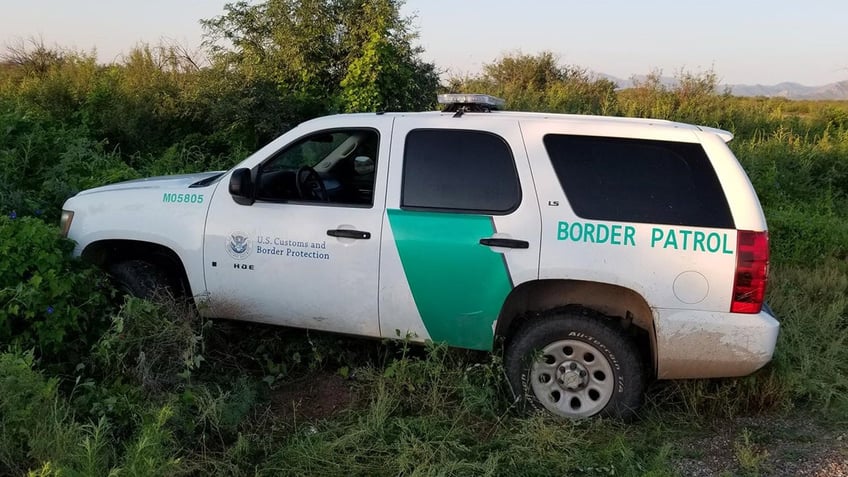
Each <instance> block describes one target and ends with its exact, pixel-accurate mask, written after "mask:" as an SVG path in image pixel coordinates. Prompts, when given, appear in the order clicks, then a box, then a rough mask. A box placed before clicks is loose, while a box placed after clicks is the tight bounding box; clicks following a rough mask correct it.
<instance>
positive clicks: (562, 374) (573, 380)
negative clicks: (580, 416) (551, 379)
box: [556, 360, 589, 391]
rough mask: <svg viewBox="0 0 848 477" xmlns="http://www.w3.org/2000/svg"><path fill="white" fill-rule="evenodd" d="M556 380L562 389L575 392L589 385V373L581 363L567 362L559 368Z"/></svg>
mask: <svg viewBox="0 0 848 477" xmlns="http://www.w3.org/2000/svg"><path fill="white" fill-rule="evenodd" d="M556 380H557V383H559V385H560V387H561V388H562V389H566V390H569V391H575V390H577V389H581V388H583V387H585V386H586V385H587V384H588V383H589V372H588V371H586V367H585V366H583V365H582V364H581V363H579V362H577V361H571V360H566V361H563V362H562V363H560V365H559V366H558V367H557V371H556Z"/></svg>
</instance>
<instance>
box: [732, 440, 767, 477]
mask: <svg viewBox="0 0 848 477" xmlns="http://www.w3.org/2000/svg"><path fill="white" fill-rule="evenodd" d="M733 448H734V450H735V455H736V461H737V462H738V463H739V467H740V468H741V469H742V471H743V472H744V473H745V475H749V476H752V477H754V476H758V475H760V473H761V472H763V471H764V470H765V469H764V463H765V460H766V459H767V458H768V456H769V453H768V451H767V450H760V449H759V448H758V446H757V445H755V444H754V443H753V442H752V440H751V432H750V431H749V430H748V429H747V428H745V429H743V430H742V433H741V434H740V435H739V437H737V438H736V441H735V442H734V443H733Z"/></svg>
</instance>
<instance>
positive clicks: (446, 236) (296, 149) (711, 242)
mask: <svg viewBox="0 0 848 477" xmlns="http://www.w3.org/2000/svg"><path fill="white" fill-rule="evenodd" d="M440 99H443V100H446V102H447V103H449V104H448V105H447V107H446V108H445V111H441V112H427V113H391V114H388V113H387V114H381V113H376V114H375V113H371V114H346V115H336V116H329V117H323V118H319V119H315V120H311V121H307V122H305V123H303V124H301V125H299V126H298V127H296V128H294V129H292V130H291V131H289V132H287V133H286V134H284V135H283V136H281V137H280V138H278V139H276V140H274V141H273V142H271V143H270V144H268V145H267V146H265V147H263V148H262V149H261V150H259V151H258V152H256V153H255V154H253V155H251V156H250V157H248V158H247V159H245V160H244V161H242V162H241V163H240V164H239V165H238V166H236V167H235V168H234V169H232V170H230V171H227V172H223V173H222V172H214V173H204V174H195V175H184V176H171V177H163V178H152V179H144V180H137V181H130V182H123V183H120V184H114V185H109V186H104V187H99V188H96V189H91V190H87V191H83V192H80V193H79V194H77V195H76V196H74V197H72V198H71V199H69V200H68V201H67V202H66V203H65V205H64V213H63V228H64V230H65V232H66V233H67V234H68V236H69V237H70V238H72V239H73V240H75V241H76V243H77V248H76V252H77V253H78V254H81V255H82V256H83V257H85V258H86V259H88V260H91V261H93V262H95V263H98V264H100V265H102V266H103V267H104V268H106V269H108V270H110V271H111V272H112V274H113V275H114V276H115V277H116V278H117V279H118V281H119V282H120V283H121V284H122V285H123V286H124V287H125V288H126V289H127V290H129V291H131V292H133V293H136V294H138V295H142V296H146V295H150V294H151V293H152V292H153V291H154V290H155V289H156V288H157V287H159V286H168V287H170V288H171V289H173V290H179V291H183V292H185V293H186V294H187V295H188V296H192V297H194V299H195V301H196V302H197V303H198V304H201V305H202V306H200V307H199V310H200V312H201V313H202V314H204V315H207V316H211V317H223V318H233V319H240V320H249V321H257V322H263V323H274V324H279V325H286V326H294V327H302V328H311V329H317V330H326V331H334V332H340V333H347V334H353V335H360V336H370V337H386V338H397V337H400V338H404V337H409V339H411V340H413V341H421V342H423V341H425V340H433V341H437V342H445V343H447V344H448V345H451V346H456V347H461V348H470V349H477V350H491V349H493V347H495V346H496V345H497V344H498V342H499V339H502V340H503V343H504V346H505V349H506V354H505V367H506V371H507V375H508V377H509V381H510V383H511V385H512V388H513V390H514V392H515V393H516V395H517V396H519V397H520V398H522V399H523V400H524V402H528V403H530V404H531V405H533V406H536V407H538V408H542V409H547V410H549V411H551V412H553V413H554V414H557V415H560V416H566V417H584V416H591V415H595V414H604V415H614V416H627V415H630V414H632V412H633V411H634V410H635V409H636V408H637V407H638V406H639V404H640V401H641V395H642V392H643V389H644V386H645V382H646V380H647V379H650V378H652V377H656V378H659V379H676V378H709V377H720V376H742V375H746V374H749V373H751V372H753V371H755V370H757V369H759V368H760V367H762V366H763V365H764V364H766V363H767V362H768V361H769V360H770V359H771V356H772V352H773V350H774V346H775V342H776V339H777V333H778V323H777V321H776V320H775V318H774V317H773V316H772V314H771V312H770V311H769V310H768V308H767V307H764V306H763V298H764V294H765V287H766V278H767V273H768V272H767V271H768V238H767V237H768V235H767V232H766V221H765V218H764V217H763V213H762V209H761V208H760V204H759V201H758V200H757V196H756V194H755V192H754V189H753V188H752V186H751V183H750V181H749V180H748V178H747V176H746V175H745V172H744V171H743V170H742V167H741V166H740V165H739V162H738V161H737V160H736V158H735V157H734V156H733V153H732V152H731V151H730V149H728V147H727V145H726V144H725V143H726V142H727V141H729V140H730V139H731V138H732V135H731V134H730V133H728V132H726V131H721V130H717V129H711V128H705V127H698V126H692V125H688V124H680V123H673V122H668V121H660V120H650V119H626V118H611V117H593V116H574V115H562V114H538V113H519V112H506V111H493V109H496V108H497V107H498V106H499V102H498V100H496V99H494V98H491V97H487V96H481V95H454V96H447V97H445V98H440Z"/></svg>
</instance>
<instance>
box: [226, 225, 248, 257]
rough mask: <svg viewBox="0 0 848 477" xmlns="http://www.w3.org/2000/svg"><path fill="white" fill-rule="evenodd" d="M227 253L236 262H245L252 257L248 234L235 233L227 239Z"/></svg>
mask: <svg viewBox="0 0 848 477" xmlns="http://www.w3.org/2000/svg"><path fill="white" fill-rule="evenodd" d="M227 253H229V254H230V256H231V257H233V258H234V259H236V260H244V259H245V258H247V257H248V256H249V255H250V238H248V236H247V234H246V233H243V232H233V233H231V234H230V238H228V239H227Z"/></svg>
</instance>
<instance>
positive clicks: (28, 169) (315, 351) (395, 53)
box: [0, 0, 848, 476]
mask: <svg viewBox="0 0 848 477" xmlns="http://www.w3.org/2000/svg"><path fill="white" fill-rule="evenodd" d="M364 17H365V18H366V19H363V18H364ZM305 19H309V21H304V20H305ZM204 24H205V26H206V28H207V32H208V34H209V36H208V39H209V44H208V45H207V46H208V50H209V54H210V60H209V64H208V65H207V64H199V62H198V61H197V60H196V59H194V58H191V55H187V54H186V52H185V51H184V50H183V49H181V48H178V47H175V46H172V45H171V46H169V45H164V46H149V45H142V46H139V47H137V48H136V49H134V50H133V51H132V52H130V53H129V54H128V55H127V56H126V57H125V58H124V59H123V60H122V61H121V62H119V63H116V64H111V65H99V64H97V63H96V61H95V60H94V58H93V57H91V56H90V55H87V54H83V53H78V52H72V51H64V50H58V49H50V48H46V47H44V46H43V45H41V44H38V43H37V42H36V43H35V44H32V45H29V46H26V47H25V48H20V49H13V50H10V51H9V52H8V54H7V55H6V56H5V63H3V64H2V65H0V212H2V216H0V254H1V255H2V256H3V257H4V258H3V261H2V262H0V474H2V475H5V474H12V475H21V474H25V473H27V472H29V473H30V475H44V476H47V475H80V476H83V475H110V474H111V475H171V474H175V473H179V474H197V475H210V474H213V475H219V474H220V475H243V474H251V475H254V474H257V475H672V474H674V470H673V468H672V466H671V461H672V459H673V458H674V456H675V455H677V453H679V452H680V449H678V448H677V447H676V446H675V442H676V439H678V438H679V437H680V436H686V435H689V434H691V433H692V432H693V429H695V430H697V429H699V428H704V427H708V426H709V425H710V423H711V422H713V421H715V420H717V419H724V418H732V417H735V416H741V415H756V414H763V413H782V412H787V411H790V410H792V411H793V412H798V411H801V412H804V413H811V414H812V415H814V416H818V417H820V418H822V419H825V420H831V421H834V422H839V421H842V422H845V421H846V419H848V378H846V376H848V318H846V316H848V298H847V297H848V264H846V261H845V259H846V258H847V257H848V225H846V224H848V104H845V103H839V102H811V101H803V102H793V101H786V100H781V99H766V98H736V97H732V96H730V95H727V94H723V93H721V92H718V91H716V85H717V77H716V75H715V74H714V73H712V72H706V73H697V74H690V73H686V72H681V73H680V74H679V75H678V79H679V80H680V82H679V84H678V86H676V87H673V88H668V87H664V86H662V85H661V84H660V82H659V75H658V74H657V75H653V76H651V77H649V78H648V79H646V80H645V81H643V82H641V83H640V84H638V85H637V86H636V87H635V88H633V89H630V90H625V91H616V89H615V86H614V85H613V84H612V83H610V82H609V81H606V80H603V79H597V78H594V77H592V76H591V75H590V74H588V73H587V72H586V71H584V70H583V69H581V68H579V67H576V66H561V65H559V64H558V63H557V61H556V58H555V57H553V55H551V54H549V53H541V54H539V55H522V54H514V55H509V56H505V57H503V58H500V59H498V60H496V61H494V62H493V63H491V64H489V65H487V66H486V67H485V68H484V71H483V73H482V74H480V75H479V76H476V77H470V78H454V79H451V80H449V81H448V84H447V85H445V86H443V87H442V88H443V89H450V90H453V91H465V92H470V91H474V92H482V93H490V94H495V95H499V96H501V97H504V98H505V99H506V100H507V104H508V106H509V107H510V108H511V109H522V110H539V111H552V112H572V113H585V114H610V115H633V116H650V117H658V118H666V119H672V120H680V121H686V122H694V123H698V124H703V125H707V126H714V127H720V128H723V129H728V130H730V131H732V132H734V133H735V134H736V139H735V140H734V141H733V142H732V143H731V147H732V148H733V149H734V151H735V153H736V154H737V156H738V157H739V159H740V161H741V162H742V164H743V166H744V167H745V169H746V170H747V171H748V174H749V176H750V177H751V180H752V182H753V183H754V186H755V187H756V189H757V191H758V193H759V195H760V198H761V201H762V203H763V206H764V208H765V212H766V216H767V218H768V220H769V225H770V235H771V239H772V257H773V267H772V282H771V286H770V292H769V301H770V303H771V305H772V307H773V308H774V309H775V311H776V313H777V315H778V316H779V317H780V319H781V322H782V331H781V335H780V338H779V343H778V348H777V353H776V355H775V359H774V362H773V363H772V364H771V365H769V366H768V367H767V368H766V369H764V370H762V371H760V372H758V373H757V374H755V375H754V376H751V377H748V378H743V379H732V380H714V381H687V382H671V383H659V384H657V385H655V386H654V387H653V389H652V390H651V391H650V393H649V395H648V400H649V402H648V404H647V406H646V407H645V408H644V410H643V411H642V412H641V415H640V418H639V419H638V420H637V421H636V422H635V423H631V424H622V423H617V422H608V421H597V420H596V421H588V422H557V421H554V420H550V419H547V418H545V417H543V416H522V415H520V414H518V413H517V412H516V411H515V410H514V409H513V408H512V407H511V405H510V398H509V395H508V392H507V391H506V389H505V388H504V386H505V383H504V380H503V377H502V376H503V374H502V369H501V366H500V361H499V358H498V357H497V356H494V357H489V356H488V355H485V354H483V355H481V354H473V353H466V352H461V351H451V350H446V349H444V348H442V347H438V346H433V347H428V348H426V349H419V348H408V347H406V346H405V344H404V343H393V344H392V343H386V344H383V343H376V342H373V343H372V342H367V341H361V340H353V339H348V338H339V337H336V336H326V335H320V334H315V333H311V334H310V333H305V332H300V331H294V330H287V329H279V328H268V327H262V326H259V325H250V324H235V323H226V322H204V321H202V320H201V319H200V318H199V317H197V316H196V314H195V313H194V312H193V311H192V310H190V309H186V308H185V307H184V306H183V305H180V304H178V303H169V302H167V301H166V302H162V303H159V302H157V303H153V302H148V301H142V300H136V299H127V300H124V299H123V297H121V296H120V295H119V294H117V293H116V292H115V291H114V290H113V289H112V288H111V287H110V285H109V284H108V281H107V280H105V277H104V276H103V275H102V273H101V272H100V271H98V270H95V269H93V268H91V267H89V266H87V265H85V264H83V263H80V262H79V261H77V260H75V259H72V258H70V251H71V248H72V245H71V244H70V243H68V242H67V241H65V240H63V239H61V238H60V237H59V232H58V228H57V227H56V225H55V224H56V222H57V219H58V215H59V211H60V207H61V204H62V202H63V201H64V200H65V198H67V197H68V196H69V195H71V194H73V193H75V192H77V191H79V190H81V189H84V188H89V187H93V186H97V185H100V184H104V183H109V182H114V181H119V180H124V179H130V178H136V177H143V176H148V175H155V174H169V173H179V172H189V171H200V170H211V169H222V168H228V167H230V166H231V165H233V164H235V163H236V162H237V161H239V160H240V159H242V158H243V157H244V156H245V155H246V154H247V153H248V152H249V151H252V150H254V149H256V148H257V147H258V146H261V145H262V144H264V143H265V142H267V141H268V140H270V139H271V138H273V137H274V136H276V135H277V134H279V133H281V132H283V131H285V130H286V129H288V128H290V127H292V126H293V125H294V124H296V123H297V122H299V121H302V120H304V119H307V118H309V117H313V116H317V115H321V114H327V113H332V112H342V111H375V110H420V109H428V108H431V107H432V106H433V104H432V103H431V101H432V100H433V98H434V97H435V92H436V90H437V88H438V79H437V76H436V74H435V71H436V69H435V66H434V65H432V64H429V63H426V62H424V61H423V60H422V59H421V58H420V56H419V53H420V51H419V50H417V49H416V48H415V47H413V46H412V43H413V40H414V32H412V31H411V29H410V23H409V21H408V20H406V19H403V18H401V17H399V15H398V10H397V1H395V0H375V1H369V2H366V3H365V7H364V8H363V7H362V2H350V1H344V0H336V1H329V0H325V1H295V0H286V1H280V0H270V1H268V2H266V3H261V4H258V5H248V4H246V3H236V4H233V5H228V6H227V7H226V9H225V11H224V13H223V15H222V16H220V17H217V18H213V19H210V20H207V21H205V23H204ZM218 40H225V41H222V42H220V43H217V41H218ZM303 389H313V390H317V395H316V396H308V397H307V400H306V402H303V403H302V404H301V405H300V406H297V405H295V404H293V400H292V399H291V398H292V396H293V395H294V396H298V395H299V396H302V395H304V394H303V392H302V390H303ZM299 390H300V391H299ZM333 399H336V401H333ZM295 401H296V399H295ZM333 402H335V403H336V404H339V403H340V404H339V405H338V406H335V407H340V408H341V410H334V406H333ZM322 406H323V407H322ZM734 449H735V457H736V460H738V466H739V467H738V471H739V472H741V473H746V474H749V475H756V474H758V473H760V472H763V471H764V469H767V466H765V464H764V463H763V460H764V459H765V456H766V455H767V453H765V451H764V450H763V449H761V448H759V447H757V446H755V445H754V444H752V441H751V439H750V436H749V435H748V434H745V435H743V436H742V437H741V438H740V439H737V440H736V441H735V445H734Z"/></svg>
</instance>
